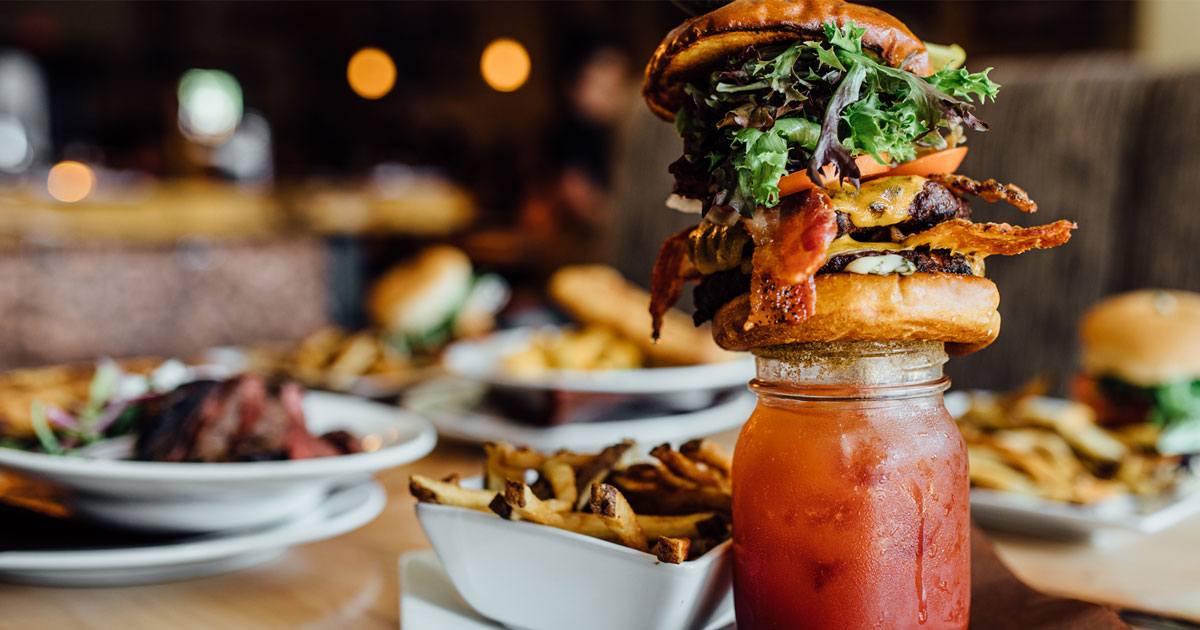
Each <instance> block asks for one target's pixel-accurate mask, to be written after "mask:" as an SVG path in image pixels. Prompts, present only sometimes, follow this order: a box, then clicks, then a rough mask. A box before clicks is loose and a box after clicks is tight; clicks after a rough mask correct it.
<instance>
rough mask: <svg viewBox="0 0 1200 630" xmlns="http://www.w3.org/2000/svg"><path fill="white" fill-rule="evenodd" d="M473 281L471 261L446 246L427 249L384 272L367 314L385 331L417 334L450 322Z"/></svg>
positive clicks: (370, 301)
mask: <svg viewBox="0 0 1200 630" xmlns="http://www.w3.org/2000/svg"><path fill="white" fill-rule="evenodd" d="M472 279H473V275H472V271H471V259H470V258H468V257H467V255H466V254H465V253H463V251H462V250H460V249H457V248H454V247H450V246H448V245H438V246H434V247H430V248H428V249H426V250H424V251H422V252H421V253H420V254H417V256H416V257H415V258H413V259H412V260H409V261H406V262H403V263H400V264H398V265H396V266H395V267H392V268H391V269H390V270H388V272H387V273H385V274H384V275H383V277H381V278H380V279H379V280H378V281H377V282H376V283H375V286H374V287H372V288H371V292H370V295H369V296H368V297H367V311H368V312H369V313H370V316H371V321H372V323H374V324H375V325H376V326H379V327H380V328H383V329H384V330H386V331H389V332H395V333H404V334H414V335H420V334H422V333H425V332H428V331H430V330H432V329H434V328H436V327H438V326H440V325H442V324H444V323H445V322H446V321H447V320H448V319H450V318H451V317H452V316H453V315H454V312H455V311H456V310H457V309H458V307H459V306H461V305H462V303H463V300H464V299H466V296H467V293H468V292H469V291H470V289H471V282H472Z"/></svg>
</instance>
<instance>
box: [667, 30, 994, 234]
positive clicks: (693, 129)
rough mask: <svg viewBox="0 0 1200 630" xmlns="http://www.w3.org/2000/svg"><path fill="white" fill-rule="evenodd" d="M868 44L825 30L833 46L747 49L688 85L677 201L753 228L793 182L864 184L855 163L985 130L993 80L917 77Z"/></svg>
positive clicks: (946, 70)
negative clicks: (790, 176)
mask: <svg viewBox="0 0 1200 630" xmlns="http://www.w3.org/2000/svg"><path fill="white" fill-rule="evenodd" d="M865 32H866V29H864V28H859V27H856V26H855V25H854V23H853V22H849V23H847V24H846V25H845V26H843V27H840V28H839V27H838V26H837V25H836V24H833V23H828V24H826V25H825V37H826V40H827V41H814V40H801V41H797V42H795V43H794V44H791V45H789V46H786V47H783V48H778V47H776V48H770V49H762V50H758V49H755V48H750V49H747V51H746V52H745V53H744V54H743V55H742V56H741V57H740V58H735V59H733V60H731V62H730V64H729V65H728V66H726V67H725V68H722V69H719V70H717V71H715V72H713V73H711V75H709V77H708V80H707V83H705V84H699V85H698V84H694V83H693V84H688V85H686V86H685V88H684V90H685V93H686V94H687V95H688V97H689V98H688V100H687V102H685V104H684V106H683V107H682V108H680V110H679V111H678V112H677V113H676V116H675V127H676V129H677V130H678V131H679V134H680V135H681V136H683V139H684V156H683V158H682V159H680V160H679V161H677V162H676V163H675V164H673V165H672V166H671V170H672V172H673V173H674V174H675V176H676V182H677V184H676V192H677V193H678V194H680V195H683V196H685V197H690V198H693V199H700V200H702V201H703V202H704V211H705V212H707V211H708V209H709V208H711V207H712V206H714V205H715V206H728V207H731V208H733V209H734V210H736V211H737V212H739V213H741V214H742V215H744V216H750V214H751V212H752V211H753V209H754V208H755V207H757V206H758V205H760V204H761V205H763V206H767V207H771V206H774V205H776V204H777V203H779V186H778V184H779V179H780V178H781V177H783V176H784V175H786V174H787V173H788V172H793V171H799V170H804V169H807V170H808V172H809V176H810V177H812V178H813V180H814V181H819V179H818V178H817V172H818V171H819V170H820V169H821V168H822V167H823V166H825V165H828V164H832V165H833V166H834V168H835V169H836V171H837V175H838V177H840V178H843V179H848V180H850V181H852V182H854V183H855V184H857V182H858V178H859V169H858V166H857V165H856V164H855V162H854V160H855V158H856V157H858V156H861V155H870V156H872V157H873V158H874V159H875V160H877V161H879V162H880V163H890V164H896V163H899V162H905V161H908V160H912V159H914V158H915V157H917V152H918V150H920V149H922V148H927V149H930V150H936V149H942V148H945V147H946V146H947V139H946V135H949V136H952V137H954V138H957V137H958V136H959V135H960V134H961V130H962V128H963V127H969V128H972V129H977V130H986V129H987V125H986V124H984V123H983V122H982V121H980V120H979V119H978V118H976V117H975V115H974V114H973V110H974V105H973V104H972V103H974V102H975V101H974V98H976V97H977V98H978V99H979V101H980V102H986V100H987V99H988V98H992V99H994V98H995V97H996V94H997V92H998V91H999V88H1000V86H999V85H997V84H996V83H994V82H992V81H991V80H990V79H988V76H987V75H988V72H989V71H990V70H991V68H988V69H987V70H985V71H983V72H978V73H970V72H967V71H966V70H964V69H961V68H953V67H951V65H949V64H948V65H947V66H945V67H943V68H942V69H940V70H938V71H937V72H935V73H934V74H933V75H932V76H928V77H920V76H917V75H915V74H913V73H911V72H908V71H906V70H901V69H898V68H893V67H891V66H889V65H887V64H886V63H883V62H880V61H878V60H877V59H876V58H875V57H874V56H872V54H870V53H869V52H867V51H864V50H863V44H862V39H863V34H864V33H865ZM714 131H715V132H714ZM944 134H945V135H944ZM955 141H956V140H955Z"/></svg>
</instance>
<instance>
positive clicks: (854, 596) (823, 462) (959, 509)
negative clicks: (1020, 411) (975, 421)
mask: <svg viewBox="0 0 1200 630" xmlns="http://www.w3.org/2000/svg"><path fill="white" fill-rule="evenodd" d="M813 345H814V346H815V345H816V344H813ZM856 353H859V354H860V355H861V354H865V355H867V356H860V357H858V358H855V354H856ZM940 353H941V346H940V344H936V347H935V346H934V345H931V344H928V343H924V344H922V343H918V344H911V345H907V346H906V345H904V344H890V345H889V344H866V345H863V344H834V345H832V346H830V349H828V350H826V351H822V350H813V349H810V350H809V351H807V352H805V353H803V354H802V355H799V358H797V355H795V354H793V355H791V356H774V357H770V356H760V357H759V378H758V379H757V380H756V381H755V382H754V383H753V387H754V389H755V390H756V392H757V393H758V395H759V403H758V407H757V409H756V410H755V411H754V413H753V415H752V416H751V417H750V420H749V421H748V422H747V423H746V425H745V427H744V428H743V429H742V433H741V435H740V437H739V438H738V443H737V451H736V454H735V457H734V471H733V484H734V485H733V492H734V494H733V499H734V502H733V520H734V553H735V557H734V562H735V564H734V593H735V597H736V607H737V618H738V630H764V629H774V628H779V629H785V628H786V629H788V630H804V629H809V628H811V629H814V630H832V629H838V630H842V629H847V630H848V629H854V630H860V629H862V630H865V629H867V628H875V629H880V630H917V629H929V630H962V629H965V628H966V627H967V621H968V612H969V607H970V566H969V557H970V550H969V539H970V524H969V513H968V500H969V496H968V480H967V457H966V452H965V448H964V446H963V441H962V437H961V435H960V434H959V432H958V428H957V427H956V426H955V423H954V420H953V419H952V418H951V417H950V415H949V414H948V413H947V412H946V409H945V407H944V406H943V403H942V392H943V391H944V390H945V388H946V387H947V386H948V385H949V381H948V380H947V379H945V378H944V377H942V376H941V362H942V361H944V355H941V354H940ZM938 356H941V357H942V358H941V359H938Z"/></svg>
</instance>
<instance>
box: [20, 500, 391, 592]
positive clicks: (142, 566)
mask: <svg viewBox="0 0 1200 630" xmlns="http://www.w3.org/2000/svg"><path fill="white" fill-rule="evenodd" d="M386 502H387V495H386V494H385V492H384V490H383V488H382V487H381V486H380V485H379V484H378V483H377V482H375V481H374V480H371V479H367V480H363V481H359V482H358V483H355V484H352V485H348V486H342V487H339V488H335V489H333V490H332V491H328V492H326V493H324V494H323V496H322V497H321V498H320V499H319V500H318V502H317V505H316V506H315V507H314V509H312V510H311V511H309V512H307V513H306V514H304V515H303V516H300V517H298V518H295V519H291V520H288V521H285V522H282V523H278V524H275V525H271V526H267V527H262V528H256V529H250V530H243V531H238V532H224V533H216V534H206V535H198V536H186V537H174V538H171V539H165V540H157V541H155V540H148V541H147V542H146V543H144V544H138V545H121V546H113V547H109V548H105V547H99V548H88V549H46V550H41V549H39V550H19V551H0V579H3V580H5V581H11V582H22V583H31V584H50V585H56V586H113V585H123V584H145V583H150V582H162V581H168V580H181V579H186V578H194V577H200V576H204V575H214V574H217V573H225V572H228V571H235V570H239V569H243V568H247V567H250V566H254V565H257V564H260V563H263V562H267V561H269V560H272V559H274V558H277V557H279V556H280V555H281V554H283V553H284V552H285V551H286V550H287V549H288V548H290V547H294V546H297V545H302V544H305V543H310V542H315V541H318V540H325V539H327V538H332V537H334V536H339V535H341V534H344V533H347V532H350V531H352V530H355V529H358V528H359V527H361V526H363V525H365V524H367V523H369V522H371V521H372V520H374V518H375V517H376V516H378V515H379V513H380V512H381V511H382V510H383V507H384V504H385V503H386Z"/></svg>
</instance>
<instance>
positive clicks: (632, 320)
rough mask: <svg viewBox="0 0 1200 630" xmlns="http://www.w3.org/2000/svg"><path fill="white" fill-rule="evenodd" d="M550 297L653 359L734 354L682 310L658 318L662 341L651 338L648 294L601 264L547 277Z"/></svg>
mask: <svg viewBox="0 0 1200 630" xmlns="http://www.w3.org/2000/svg"><path fill="white" fill-rule="evenodd" d="M549 292H550V298H551V299H553V300H554V301H555V302H556V303H557V304H558V305H559V306H561V307H563V309H565V310H566V311H567V312H568V313H569V314H570V315H571V317H573V318H575V319H576V320H577V321H579V322H581V323H584V324H592V325H596V326H606V327H608V328H611V329H613V330H615V331H616V332H617V334H619V335H621V336H622V337H625V338H626V339H629V340H630V341H632V342H633V343H635V344H637V345H638V347H639V348H640V349H641V350H642V352H643V353H645V355H646V356H648V357H650V360H651V362H652V363H654V364H656V365H697V364H701V363H716V362H719V361H728V360H730V359H732V358H736V357H735V356H734V355H732V354H730V353H728V352H725V351H724V350H722V349H720V348H719V347H717V344H715V343H713V340H712V336H711V335H710V334H709V333H708V331H707V330H706V329H703V328H696V327H695V326H693V325H692V319H691V318H690V317H688V316H687V315H684V314H683V313H682V312H681V311H678V310H671V311H669V312H668V313H667V314H666V318H665V320H664V321H663V334H662V341H660V342H659V343H654V342H653V341H651V339H650V312H649V311H647V310H646V305H647V304H649V303H650V294H649V293H646V292H645V291H643V290H641V289H640V288H638V287H636V286H634V285H633V284H630V283H629V281H627V280H625V278H624V277H623V276H622V275H621V273H620V272H619V271H617V270H616V269H613V268H612V267H607V266H604V265H576V266H571V267H563V268H562V269H559V270H558V271H557V272H555V273H554V275H553V276H551V278H550V286H549Z"/></svg>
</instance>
